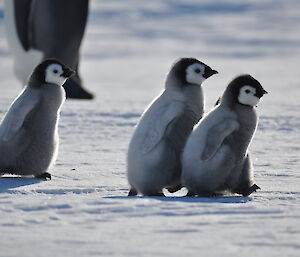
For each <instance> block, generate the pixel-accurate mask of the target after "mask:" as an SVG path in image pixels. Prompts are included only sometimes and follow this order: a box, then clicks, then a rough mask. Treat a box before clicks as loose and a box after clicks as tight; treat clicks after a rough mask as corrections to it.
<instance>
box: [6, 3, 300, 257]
mask: <svg viewBox="0 0 300 257" xmlns="http://www.w3.org/2000/svg"><path fill="white" fill-rule="evenodd" d="M2 6H3V3H2V2H0V7H1V9H0V35H1V38H0V56H1V58H0V76H1V77H0V78H1V95H0V116H3V114H4V112H5V111H6V110H7V108H8V106H9V104H10V103H11V101H12V99H13V98H14V97H15V96H16V95H17V94H18V93H19V92H20V90H21V87H20V84H19V82H18V81H17V80H16V79H15V77H14V75H13V73H12V70H13V68H12V57H11V54H10V52H9V50H8V47H7V43H6V40H5V36H4V35H5V34H4V25H3V19H4V18H3V11H2V9H3V8H2ZM299 24H300V1H298V0H285V1H280V0H244V1H238V0H219V1H218V0H203V1H196V0H165V1H159V0H152V1H139V0H127V1H122V0H115V1H97V0H94V1H91V8H90V16H89V23H88V28H87V33H86V37H85V39H84V43H83V46H82V62H81V63H82V65H81V71H82V75H83V78H84V81H85V85H86V87H87V88H88V89H90V90H91V91H93V92H95V93H96V95H97V98H96V99H95V100H94V101H74V100H73V101H67V102H66V103H65V104H64V106H63V108H62V115H61V120H60V125H59V132H60V138H61V141H60V150H59V156H58V160H57V163H56V165H55V166H54V167H53V168H52V170H51V171H50V172H51V173H52V174H53V179H52V180H51V181H39V180H35V179H31V178H18V177H12V176H5V177H3V178H0V217H1V218H0V238H1V239H0V256H1V257H2V256H3V257H10V256H18V257H19V256H22V257H27V256H39V257H43V256H47V257H48V256H64V257H68V256H72V257H73V256H225V257H226V256H251V257H252V256H281V257H282V256H300V204H299V199H300V188H299V182H300V181H299V168H300V164H299V156H300V151H299V149H300V148H299V143H300V136H299V135H300V134H299V132H300V131H299V130H300V119H299V118H300V115H299V110H300V109H299V107H300V104H299V96H300V94H299V93H300V92H299V76H300V72H299V67H300V65H299V64H300V61H299V59H300V27H299ZM180 56H193V57H196V58H199V59H200V60H202V61H204V62H207V64H208V65H210V66H211V67H212V68H213V69H216V70H218V71H219V75H218V76H214V77H212V78H210V79H209V80H207V82H205V84H204V92H205V95H206V110H209V109H210V108H211V107H212V106H213V104H214V103H215V101H216V99H217V98H218V96H219V95H221V93H222V92H223V90H224V88H225V87H226V85H227V83H228V82H229V81H230V80H231V79H232V78H233V77H234V76H236V75H237V74H240V73H250V74H252V75H253V76H254V77H256V78H257V79H258V80H259V81H260V82H261V83H262V85H263V86H264V88H265V89H266V90H267V91H269V94H268V95H266V96H264V98H263V99H262V101H261V103H260V105H259V113H260V123H259V127H258V130H257V132H256V135H255V137H254V141H253V142H252V145H251V152H252V156H253V159H254V168H255V182H256V183H257V184H258V185H259V186H260V187H261V188H262V190H261V191H259V192H257V193H254V194H252V195H251V196H250V197H238V196H232V197H229V196H228V197H221V198H189V197H188V198H181V197H178V196H181V195H183V194H184V190H183V191H181V192H179V193H177V194H176V195H175V196H170V197H166V198H155V197H135V198H133V197H130V198H128V197H126V194H127V192H128V184H127V180H126V172H125V166H126V162H125V158H126V150H127V146H128V143H129V140H130V137H131V135H132V133H133V130H134V126H135V124H136V123H137V121H138V119H139V116H140V114H141V113H142V111H143V110H144V108H145V107H146V106H147V105H148V103H149V102H150V101H151V100H152V99H153V97H155V96H156V95H157V94H158V93H159V92H160V91H161V90H162V88H163V83H164V79H165V74H166V73H167V71H168V69H169V67H170V66H171V63H172V62H173V61H174V60H175V59H176V58H177V57H180Z"/></svg>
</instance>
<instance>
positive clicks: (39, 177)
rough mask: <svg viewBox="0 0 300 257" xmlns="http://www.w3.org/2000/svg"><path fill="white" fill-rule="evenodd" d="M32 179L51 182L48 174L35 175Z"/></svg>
mask: <svg viewBox="0 0 300 257" xmlns="http://www.w3.org/2000/svg"><path fill="white" fill-rule="evenodd" d="M34 177H35V178H38V179H44V180H47V179H49V180H51V174H50V173H48V172H44V173H42V174H39V175H35V176H34Z"/></svg>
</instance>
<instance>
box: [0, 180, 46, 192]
mask: <svg viewBox="0 0 300 257" xmlns="http://www.w3.org/2000/svg"><path fill="white" fill-rule="evenodd" d="M41 181H42V180H40V179H34V178H31V177H0V193H5V192H8V191H9V189H14V188H18V187H22V186H28V185H32V184H37V183H40V182H41Z"/></svg>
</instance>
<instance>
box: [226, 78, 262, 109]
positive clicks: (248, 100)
mask: <svg viewBox="0 0 300 257" xmlns="http://www.w3.org/2000/svg"><path fill="white" fill-rule="evenodd" d="M267 93H268V92H267V91H266V90H264V88H263V87H262V85H261V84H260V83H259V82H258V81H257V80H256V79H255V78H253V77H252V76H250V75H248V74H245V75H240V76H238V77H236V78H235V79H233V80H232V81H231V82H230V83H229V85H228V87H227V89H226V91H225V95H224V97H225V98H226V97H227V98H233V99H230V101H232V102H236V103H238V104H242V105H248V106H252V107H253V106H256V105H257V104H258V102H259V100H260V98H261V97H262V96H263V95H264V94H267Z"/></svg>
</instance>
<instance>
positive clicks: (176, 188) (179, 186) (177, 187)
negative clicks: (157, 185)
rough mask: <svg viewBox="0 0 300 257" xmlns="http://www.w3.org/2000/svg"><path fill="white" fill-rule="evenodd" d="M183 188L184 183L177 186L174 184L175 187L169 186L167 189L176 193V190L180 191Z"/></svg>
mask: <svg viewBox="0 0 300 257" xmlns="http://www.w3.org/2000/svg"><path fill="white" fill-rule="evenodd" d="M181 188H182V185H177V186H174V187H167V190H168V191H169V192H170V193H175V192H177V191H179V190H180V189H181Z"/></svg>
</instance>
